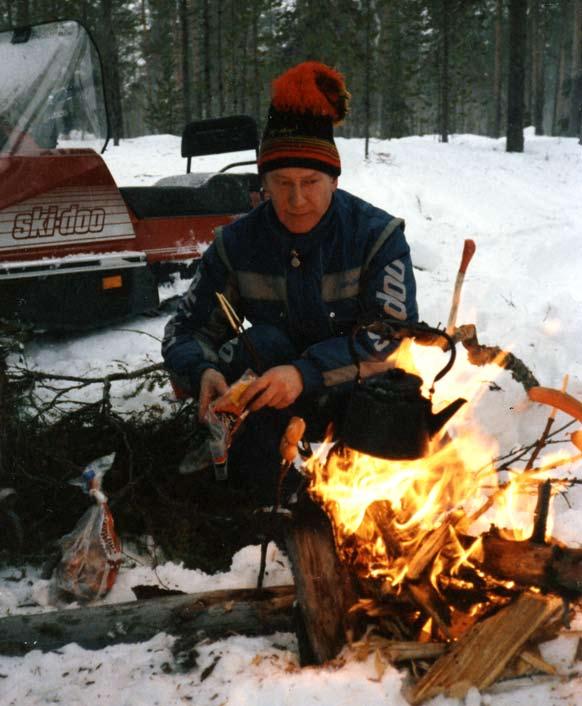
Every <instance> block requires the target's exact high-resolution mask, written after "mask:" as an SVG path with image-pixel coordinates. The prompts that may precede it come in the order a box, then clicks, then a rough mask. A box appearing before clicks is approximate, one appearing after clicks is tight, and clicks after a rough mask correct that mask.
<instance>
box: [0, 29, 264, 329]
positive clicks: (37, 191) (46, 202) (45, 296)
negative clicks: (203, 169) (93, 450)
mask: <svg viewBox="0 0 582 706" xmlns="http://www.w3.org/2000/svg"><path fill="white" fill-rule="evenodd" d="M102 76H103V72H102V67H101V62H100V58H99V54H98V52H97V49H96V46H95V44H94V42H93V40H92V39H91V37H90V35H89V33H88V32H87V30H86V29H85V28H84V27H83V26H82V25H81V24H79V23H78V22H76V21H59V22H50V23H44V24H40V25H36V26H32V27H23V28H18V29H12V30H9V31H5V32H1V33H0V175H1V176H0V320H4V321H10V322H16V323H18V324H21V325H25V326H27V327H32V328H40V329H43V330H48V331H58V330H75V329H85V328H91V327H96V326H102V325H107V324H111V323H113V322H115V321H118V320H120V319H123V318H126V317H129V316H133V315H136V314H139V313H144V312H148V311H151V310H152V309H155V308H156V307H157V306H158V303H159V299H158V284H159V283H160V281H163V280H164V278H168V276H169V275H170V273H172V272H182V273H183V274H186V275H187V276H188V275H190V276H191V274H192V272H193V269H194V268H195V267H196V264H197V262H198V261H199V259H200V257H201V255H202V253H203V251H204V249H205V248H206V247H207V246H208V245H209V244H210V243H211V242H212V240H213V233H214V229H215V228H216V227H217V226H220V225H224V224H226V223H229V222H231V221H233V220H234V219H236V218H238V217H240V215H242V214H244V213H246V212H248V211H249V210H250V209H251V208H252V207H253V206H255V205H257V203H258V201H259V194H260V185H259V178H258V175H257V173H256V171H254V172H249V173H235V172H231V173H225V172H226V170H228V169H230V168H231V167H233V166H240V165H241V164H243V165H244V164H253V163H256V153H257V149H258V132H257V126H256V124H255V122H254V120H253V119H252V118H250V117H249V116H244V115H238V116H229V117H224V118H218V119H210V120H203V121H197V122H194V123H190V124H188V125H187V126H186V127H185V129H184V132H183V135H182V144H181V151H182V157H185V158H187V168H186V173H185V174H180V175H173V176H169V177H166V178H164V179H161V180H160V181H159V182H157V183H156V184H155V185H153V186H143V187H142V186H131V187H119V186H118V185H117V184H116V183H115V180H114V178H113V176H112V175H111V173H110V171H109V169H108V168H107V165H106V163H105V161H104V160H103V158H102V156H101V154H102V153H103V151H104V150H105V148H106V146H107V143H108V140H109V121H108V113H107V105H106V100H105V92H104V87H103V80H102ZM243 150H254V151H255V154H254V159H253V160H250V161H249V162H238V163H235V164H229V165H227V166H225V167H224V168H223V169H221V171H220V172H218V173H204V174H195V173H192V172H191V163H192V158H193V157H196V156H202V155H209V154H218V153H227V152H235V151H243Z"/></svg>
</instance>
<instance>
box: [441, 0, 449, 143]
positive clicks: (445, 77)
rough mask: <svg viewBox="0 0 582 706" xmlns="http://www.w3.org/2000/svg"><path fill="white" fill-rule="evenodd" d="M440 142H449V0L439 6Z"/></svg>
mask: <svg viewBox="0 0 582 706" xmlns="http://www.w3.org/2000/svg"><path fill="white" fill-rule="evenodd" d="M441 11H442V20H441V33H442V37H441V41H442V56H441V126H440V128H441V141H442V142H448V141H449V88H450V86H449V82H450V78H449V73H450V72H449V40H450V37H449V12H450V0H442V4H441Z"/></svg>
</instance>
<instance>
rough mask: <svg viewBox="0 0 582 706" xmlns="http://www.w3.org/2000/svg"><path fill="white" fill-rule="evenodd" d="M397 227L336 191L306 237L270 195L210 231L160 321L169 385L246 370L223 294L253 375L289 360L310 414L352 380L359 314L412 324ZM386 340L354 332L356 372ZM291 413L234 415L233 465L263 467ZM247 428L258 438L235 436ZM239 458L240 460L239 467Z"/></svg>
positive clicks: (373, 364)
mask: <svg viewBox="0 0 582 706" xmlns="http://www.w3.org/2000/svg"><path fill="white" fill-rule="evenodd" d="M403 227H404V224H403V221H402V220H400V219H397V218H394V217H393V216H391V215H389V214H388V213H386V212H385V211H382V210H381V209H378V208H376V207H374V206H372V205H371V204H369V203H367V202H365V201H363V200H361V199H359V198H357V197H355V196H353V195H351V194H349V193H347V192H346V191H342V190H340V189H338V190H337V191H335V193H334V195H333V199H332V203H331V205H330V207H329V209H328V211H327V213H326V214H325V215H324V216H323V218H322V219H321V221H320V222H319V223H318V224H317V226H316V227H315V228H314V229H313V230H312V231H311V232H309V233H307V234H299V235H297V234H293V233H290V232H289V231H288V230H287V229H286V228H285V227H284V226H283V225H282V224H281V223H280V221H279V220H278V218H277V215H276V213H275V210H274V208H273V206H272V204H271V203H270V201H266V202H264V203H262V204H261V205H260V206H258V207H257V208H255V209H254V210H253V211H251V212H250V213H249V214H247V215H246V216H244V217H243V218H241V219H239V220H237V221H235V222H234V223H231V224H229V225H228V226H224V227H222V228H219V229H217V231H216V239H215V241H214V243H213V244H212V245H211V246H210V247H209V248H208V250H207V251H206V252H205V253H204V256H203V258H202V262H201V264H200V267H199V268H198V270H197V272H196V274H195V276H194V279H193V280H192V284H191V286H190V289H189V290H188V292H187V293H186V294H185V296H184V297H183V299H182V301H181V302H180V304H179V306H178V310H177V312H176V314H175V315H174V317H173V318H172V319H171V320H170V321H169V322H168V324H167V326H166V330H165V336H164V341H163V346H162V352H163V356H164V359H165V362H166V365H167V367H168V369H169V370H170V372H171V373H172V375H173V376H174V379H175V380H176V382H177V383H178V385H179V386H180V387H182V388H185V389H187V390H188V391H190V392H191V393H192V394H194V395H197V394H198V390H199V384H200V377H201V375H202V373H203V372H204V370H206V369H207V368H209V367H212V368H216V369H217V370H219V371H221V372H222V373H223V374H224V376H225V377H226V379H227V381H228V382H229V383H230V382H232V381H234V380H236V379H237V378H238V377H240V375H241V374H242V373H243V372H244V371H245V370H246V368H248V367H251V368H253V367H256V366H255V365H254V362H253V360H252V359H250V358H249V355H248V353H247V351H246V349H245V348H244V346H242V345H241V343H240V341H239V339H237V338H234V339H233V332H232V330H231V328H230V326H229V324H228V322H227V320H226V318H225V316H224V315H223V313H222V310H221V309H220V306H219V303H218V300H217V298H216V295H215V292H222V293H224V295H225V296H226V298H227V299H228V300H229V302H230V303H231V304H232V306H233V307H234V309H235V310H236V311H237V313H238V315H239V316H240V317H241V318H243V317H244V318H245V319H247V320H248V321H249V322H250V324H251V328H250V329H248V330H247V333H248V336H249V338H250V339H251V340H252V342H253V344H254V347H255V349H256V350H257V352H258V354H259V356H260V358H261V360H262V362H263V366H264V367H263V370H261V371H256V372H258V373H260V372H264V371H265V370H267V369H268V368H270V367H273V366H275V365H281V364H289V363H290V364H292V365H294V366H295V367H297V368H298V370H299V372H300V373H301V376H302V378H303V384H304V389H303V393H302V394H301V395H300V397H299V398H298V400H297V403H296V405H298V406H299V409H300V411H302V412H303V413H304V414H305V413H306V412H305V410H306V409H307V410H309V409H310V408H311V409H312V411H313V412H314V414H315V415H317V414H318V411H317V410H318V407H317V402H316V400H318V399H320V398H321V397H322V395H323V394H324V393H325V392H326V391H331V390H338V389H342V388H344V389H345V387H346V385H348V386H349V383H351V382H352V381H353V380H354V378H355V375H356V367H355V365H354V364H353V359H352V356H351V353H350V348H349V335H350V331H351V329H352V327H353V326H354V323H355V322H356V320H357V318H358V316H360V315H361V314H362V313H363V312H370V311H377V312H382V313H383V314H384V315H386V316H388V317H391V318H394V319H397V320H400V321H408V322H416V321H417V320H418V311H417V305H416V285H415V281H414V275H413V271H412V263H411V259H410V249H409V247H408V244H407V242H406V239H405V237H404V232H403ZM392 347H393V344H387V343H386V342H385V341H382V340H379V339H378V338H377V336H375V335H374V334H369V333H362V334H360V335H359V336H358V339H357V341H356V342H355V348H356V351H357V354H358V356H359V358H360V361H361V372H362V375H363V376H367V375H371V374H374V373H379V372H383V371H384V370H385V369H386V367H387V366H386V363H385V360H386V357H387V354H388V353H389V352H390V350H391V348H392ZM296 405H293V407H295V406H296ZM294 411H296V410H292V409H291V408H289V409H288V410H283V411H278V410H273V409H265V410H261V411H260V412H258V413H255V414H251V415H250V417H249V418H248V419H247V421H246V422H245V426H246V428H247V429H246V431H245V433H244V434H243V435H242V436H241V438H240V439H239V440H237V445H238V446H242V447H243V448H244V452H242V453H241V454H240V457H241V462H242V465H247V466H249V469H250V467H253V466H254V470H253V471H252V473H253V474H256V472H257V471H256V462H255V460H254V458H253V457H257V458H260V465H261V467H263V466H265V459H266V455H267V456H269V457H270V460H269V462H270V463H271V464H274V466H275V469H276V468H277V467H278V458H277V454H278V451H277V449H278V443H279V439H280V436H281V433H282V431H283V429H284V426H285V423H286V420H287V419H288V418H289V416H290V414H291V413H292V412H294ZM253 426H256V429H257V439H255V440H253V441H252V442H250V441H249V440H248V439H247V441H248V443H245V436H246V437H249V436H251V437H252V427H253ZM308 426H309V421H308ZM267 428H270V429H271V430H272V432H271V433H267V432H266V429H267ZM239 442H240V443H239ZM255 442H256V443H255ZM253 444H254V445H255V446H257V447H258V448H257V449H255V448H254V447H253V448H251V446H252V445H253ZM234 446H235V445H234V444H233V449H232V453H231V458H232V456H233V454H234V455H236V449H235V448H234ZM245 454H246V456H247V457H248V459H250V462H247V463H245V461H244V457H245ZM265 454H266V455H265ZM267 465H269V464H267ZM269 474H270V475H272V471H270V472H269V473H267V474H266V475H267V476H269ZM264 480H265V479H264V478H263V479H262V481H263V482H264Z"/></svg>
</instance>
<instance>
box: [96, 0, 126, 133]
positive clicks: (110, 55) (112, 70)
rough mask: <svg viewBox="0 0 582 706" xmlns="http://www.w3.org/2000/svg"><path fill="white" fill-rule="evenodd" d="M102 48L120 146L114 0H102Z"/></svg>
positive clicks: (111, 106) (119, 102)
mask: <svg viewBox="0 0 582 706" xmlns="http://www.w3.org/2000/svg"><path fill="white" fill-rule="evenodd" d="M101 20H102V23H103V24H102V30H103V34H102V46H103V48H104V52H103V53H104V59H105V60H104V67H103V68H104V72H105V87H106V91H107V99H108V100H107V102H108V107H109V110H110V118H111V132H112V135H113V144H114V145H119V140H120V139H121V138H122V137H123V112H122V107H121V78H120V75H119V54H118V51H117V39H116V36H115V32H114V29H113V24H114V23H113V3H112V0H101Z"/></svg>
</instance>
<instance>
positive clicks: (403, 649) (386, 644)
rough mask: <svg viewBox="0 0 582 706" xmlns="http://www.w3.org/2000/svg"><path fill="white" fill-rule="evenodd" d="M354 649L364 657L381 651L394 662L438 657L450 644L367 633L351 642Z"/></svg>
mask: <svg viewBox="0 0 582 706" xmlns="http://www.w3.org/2000/svg"><path fill="white" fill-rule="evenodd" d="M350 648H351V649H352V650H356V651H357V652H358V653H360V652H361V653H362V654H363V655H364V658H365V657H367V655H368V654H371V653H373V652H376V651H378V652H380V653H381V654H382V655H383V656H384V657H385V658H386V659H387V660H388V661H389V662H391V663H392V664H398V663H399V662H406V661H408V660H411V659H429V660H432V659H436V658H437V657H440V656H441V655H443V654H444V653H445V652H446V651H447V650H448V649H449V645H447V644H446V643H445V642H416V641H414V640H387V639H386V638H385V637H382V636H381V635H375V634H372V635H366V636H365V637H364V638H363V639H362V640H358V641H357V642H352V643H351V644H350Z"/></svg>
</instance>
